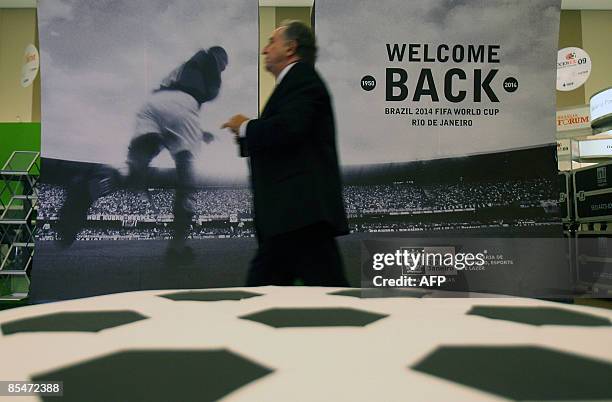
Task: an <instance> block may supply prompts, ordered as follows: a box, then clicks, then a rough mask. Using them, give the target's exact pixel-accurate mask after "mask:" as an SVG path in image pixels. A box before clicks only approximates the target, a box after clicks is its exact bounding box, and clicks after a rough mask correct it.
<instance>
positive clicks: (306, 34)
mask: <svg viewBox="0 0 612 402" xmlns="http://www.w3.org/2000/svg"><path fill="white" fill-rule="evenodd" d="M281 27H284V28H285V29H284V30H283V34H284V37H285V40H287V41H291V40H293V41H295V42H296V43H297V50H296V53H297V55H298V57H299V58H300V59H301V60H302V61H304V62H306V63H308V64H310V65H311V66H314V64H315V61H316V60H317V40H316V38H315V36H314V33H313V32H312V29H310V27H309V26H308V25H306V24H304V23H303V22H301V21H296V20H287V21H283V22H282V23H281Z"/></svg>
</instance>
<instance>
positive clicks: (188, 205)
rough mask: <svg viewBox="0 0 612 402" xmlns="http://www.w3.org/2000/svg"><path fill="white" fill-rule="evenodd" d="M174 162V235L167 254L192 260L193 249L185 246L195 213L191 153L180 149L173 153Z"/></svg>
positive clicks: (184, 259) (187, 261)
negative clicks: (175, 175) (175, 181)
mask: <svg viewBox="0 0 612 402" xmlns="http://www.w3.org/2000/svg"><path fill="white" fill-rule="evenodd" d="M173 157H174V162H175V164H176V174H177V183H176V193H175V196H174V205H173V213H174V222H173V229H174V236H173V238H172V240H171V241H170V245H169V247H168V251H167V256H168V258H171V259H173V260H175V262H179V263H181V262H182V263H189V262H191V261H193V259H194V256H193V250H192V249H191V248H189V247H188V246H186V240H187V237H188V236H189V231H190V229H191V223H192V220H193V216H194V214H195V178H194V173H193V155H192V153H191V152H190V151H181V152H178V153H177V154H176V155H173Z"/></svg>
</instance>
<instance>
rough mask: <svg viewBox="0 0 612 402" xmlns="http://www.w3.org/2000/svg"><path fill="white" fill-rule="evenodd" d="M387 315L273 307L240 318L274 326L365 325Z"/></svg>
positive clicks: (359, 311)
mask: <svg viewBox="0 0 612 402" xmlns="http://www.w3.org/2000/svg"><path fill="white" fill-rule="evenodd" d="M385 317H387V315H385V314H378V313H371V312H368V311H362V310H357V309H352V308H331V307H330V308H272V309H268V310H263V311H259V312H256V313H253V314H248V315H245V316H242V317H240V318H242V319H244V320H250V321H255V322H259V323H262V324H265V325H268V326H270V327H274V328H286V327H364V326H366V325H368V324H371V323H373V322H375V321H378V320H380V319H381V318H385Z"/></svg>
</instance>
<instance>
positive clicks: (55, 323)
mask: <svg viewBox="0 0 612 402" xmlns="http://www.w3.org/2000/svg"><path fill="white" fill-rule="evenodd" d="M147 318H148V317H145V316H143V315H141V314H139V313H137V312H135V311H129V310H115V311H65V312H61V313H51V314H45V315H39V316H36V317H30V318H22V319H19V320H15V321H9V322H5V323H3V324H2V325H1V326H0V327H1V328H2V333H3V334H5V335H11V334H17V333H21V332H99V331H102V330H104V329H108V328H114V327H119V326H121V325H126V324H130V323H132V322H136V321H140V320H146V319H147Z"/></svg>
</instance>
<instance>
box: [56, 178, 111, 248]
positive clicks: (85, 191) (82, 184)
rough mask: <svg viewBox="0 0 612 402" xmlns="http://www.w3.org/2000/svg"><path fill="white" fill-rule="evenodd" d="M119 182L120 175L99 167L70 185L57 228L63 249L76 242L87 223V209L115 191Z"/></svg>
mask: <svg viewBox="0 0 612 402" xmlns="http://www.w3.org/2000/svg"><path fill="white" fill-rule="evenodd" d="M119 182H120V174H119V172H118V171H117V170H116V169H114V168H112V167H110V166H100V167H96V168H94V169H93V170H92V171H91V172H89V173H86V174H83V175H81V176H78V177H77V178H76V179H74V180H73V181H72V183H70V185H69V186H68V191H67V194H66V201H65V202H64V205H63V206H62V208H61V210H60V214H59V222H58V226H57V229H58V233H59V237H60V244H61V245H62V246H63V247H69V246H70V245H72V243H74V241H75V240H76V237H77V235H78V233H79V232H80V231H81V229H82V228H83V226H85V223H86V221H87V212H88V211H89V207H91V205H92V204H93V203H94V202H95V201H96V200H97V199H98V198H100V197H104V196H105V195H108V194H110V193H112V192H113V191H115V190H116V188H117V186H118V184H119Z"/></svg>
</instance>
